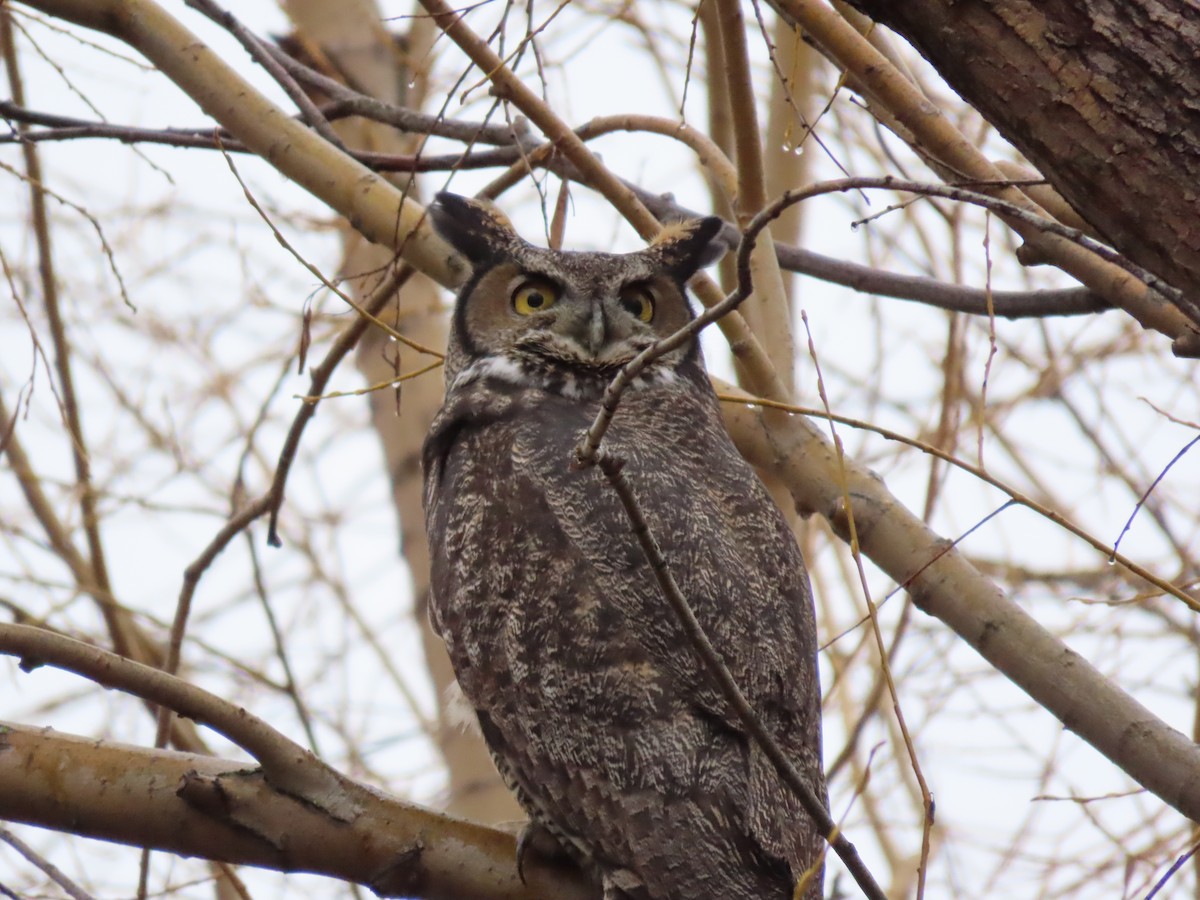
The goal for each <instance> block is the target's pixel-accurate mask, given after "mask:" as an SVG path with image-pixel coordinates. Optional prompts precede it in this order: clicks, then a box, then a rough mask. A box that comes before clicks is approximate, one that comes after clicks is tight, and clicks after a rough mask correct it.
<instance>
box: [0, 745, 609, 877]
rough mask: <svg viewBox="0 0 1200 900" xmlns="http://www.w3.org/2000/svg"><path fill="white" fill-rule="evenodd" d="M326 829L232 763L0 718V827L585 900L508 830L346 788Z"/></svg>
mask: <svg viewBox="0 0 1200 900" xmlns="http://www.w3.org/2000/svg"><path fill="white" fill-rule="evenodd" d="M358 790H359V793H360V794H361V796H362V797H363V799H364V803H363V808H362V810H361V811H360V812H359V814H358V815H357V816H355V817H354V819H353V820H352V821H349V822H343V821H339V820H337V819H335V818H333V817H331V816H329V815H327V814H325V813H323V812H322V811H321V810H319V809H317V808H315V807H313V806H310V805H309V804H306V803H302V802H300V801H298V800H296V799H295V798H294V797H291V796H289V795H287V794H285V793H282V792H280V791H279V790H276V789H275V788H273V787H272V786H271V785H270V784H269V783H268V782H267V781H266V780H265V779H264V778H263V776H262V774H261V772H259V771H258V770H254V769H248V768H247V766H246V765H245V763H241V762H236V761H233V760H223V759H214V758H212V757H206V756H195V755H191V754H184V753H173V752H170V751H164V750H158V751H153V750H146V749H143V748H139V747H131V746H126V745H121V744H113V743H108V742H104V741H96V740H92V739H90V738H82V737H74V736H71V735H64V734H60V733H57V732H54V731H51V730H49V729H41V728H29V727H26V726H21V725H12V724H0V819H7V820H10V821H15V822H28V823H30V824H33V825H38V826H40V827H43V828H51V829H55V830H58V831H65V832H70V833H73V834H78V835H83V836H86V837H92V838H97V839H99V840H105V841H113V842H117V843H123V844H131V845H133V846H137V847H152V848H154V849H157V850H162V851H166V852H169V853H177V854H180V855H184V856H199V857H204V858H206V859H213V860H221V861H224V862H228V863H235V864H239V865H250V866H259V867H262V868H268V869H274V870H277V871H281V872H292V871H299V872H312V873H316V874H320V875H327V876H329V877H332V878H339V879H342V880H344V881H352V882H357V883H359V884H363V885H366V886H368V887H370V888H371V889H372V890H374V891H376V892H377V893H379V894H380V895H381V896H392V897H394V896H408V897H414V896H415V897H423V898H437V900H457V898H462V897H478V898H486V900H534V898H541V897H561V898H563V900H595V898H597V896H598V891H595V890H593V889H592V888H591V887H590V886H588V885H587V884H586V882H584V880H583V878H582V876H581V875H580V873H579V872H577V871H572V870H570V869H566V868H561V867H554V866H551V865H550V864H549V863H546V862H544V861H543V860H541V859H540V858H537V857H533V856H531V857H530V859H527V860H526V863H525V875H526V878H527V879H528V882H529V883H528V885H524V884H522V883H521V880H520V878H519V877H518V875H517V871H516V846H515V840H514V838H513V837H512V835H509V834H506V833H504V832H502V831H496V830H494V829H491V828H485V827H483V826H481V825H475V824H473V823H471V822H465V821H462V820H460V819H453V818H450V817H448V816H443V815H439V814H438V813H435V812H432V811H430V810H426V809H422V808H421V807H419V806H415V805H413V804H409V803H402V802H400V801H398V800H396V799H394V798H392V797H388V796H386V795H384V794H380V793H377V792H374V791H369V790H367V789H365V788H359V789H358Z"/></svg>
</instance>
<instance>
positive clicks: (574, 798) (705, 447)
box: [424, 194, 824, 900]
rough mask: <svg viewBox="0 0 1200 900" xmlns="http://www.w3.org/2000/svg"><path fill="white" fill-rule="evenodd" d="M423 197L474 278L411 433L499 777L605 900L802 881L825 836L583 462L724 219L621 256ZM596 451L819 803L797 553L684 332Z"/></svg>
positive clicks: (451, 630) (449, 601) (438, 570)
mask: <svg viewBox="0 0 1200 900" xmlns="http://www.w3.org/2000/svg"><path fill="white" fill-rule="evenodd" d="M432 211H433V215H434V222H435V224H436V226H437V228H438V230H439V232H440V233H441V234H442V235H443V236H445V237H446V238H447V240H448V241H449V242H450V243H451V244H453V245H454V246H455V247H456V248H457V249H458V250H459V251H460V252H462V253H463V254H464V255H465V256H466V257H467V258H468V259H469V260H470V262H471V263H472V265H473V273H472V276H471V278H470V280H469V281H468V283H467V285H466V286H465V287H464V288H463V290H462V292H461V293H460V295H459V298H458V303H457V306H456V311H455V324H454V329H453V335H452V338H451V346H450V351H449V354H448V356H447V370H446V379H447V394H446V401H445V405H444V406H443V408H442V411H441V412H440V413H439V415H438V417H437V419H436V420H435V422H434V424H433V427H432V429H431V431H430V434H429V437H428V439H427V441H426V444H425V451H424V461H425V489H426V490H425V493H426V525H427V529H428V532H429V538H430V544H431V549H432V554H433V562H432V567H433V572H432V597H431V615H432V618H433V622H434V626H435V628H436V629H437V630H438V632H439V633H440V634H441V635H442V637H443V638H444V639H445V641H446V646H447V648H448V650H449V653H450V658H451V660H452V662H453V664H454V668H455V672H456V674H457V677H458V680H459V684H460V685H461V687H462V690H463V693H464V695H465V696H466V698H467V700H468V701H469V702H470V703H471V704H472V705H473V707H474V708H475V711H476V713H477V715H478V718H479V723H480V727H481V729H482V731H483V735H484V738H485V740H486V741H487V743H488V746H489V747H490V748H491V751H492V753H493V755H494V757H495V758H496V761H497V765H498V767H499V768H500V770H501V773H502V774H503V775H504V777H505V779H506V780H507V781H508V783H509V785H510V786H511V787H512V788H513V789H514V790H515V791H516V793H517V796H518V798H519V799H520V801H521V803H522V804H523V805H524V806H525V808H526V809H527V811H528V812H529V814H530V817H531V819H532V821H533V822H535V823H537V824H539V825H541V826H543V827H545V828H546V829H547V830H549V831H550V832H552V833H553V834H554V835H555V836H557V837H558V839H559V840H560V841H561V842H562V843H563V844H564V847H565V848H566V849H567V850H568V851H569V852H570V853H571V854H572V855H573V856H575V857H576V858H577V859H579V860H580V862H581V863H583V864H584V865H585V866H587V867H589V868H591V869H592V870H593V871H595V873H596V874H597V875H598V877H599V878H600V879H601V880H602V882H603V885H604V889H605V896H606V898H610V900H616V898H645V900H709V898H713V900H717V898H729V900H741V898H746V900H749V898H755V900H758V898H768V900H785V898H791V897H792V896H793V888H794V885H795V883H796V881H797V880H798V879H800V878H801V877H802V876H803V873H804V872H805V871H806V870H807V869H809V868H810V867H812V866H814V864H815V863H816V860H818V859H819V853H820V850H821V845H822V839H821V836H820V835H819V834H818V833H817V832H816V830H815V828H814V827H813V825H812V823H811V821H810V820H809V819H808V817H807V816H806V815H805V813H804V812H803V810H802V809H801V807H800V805H799V802H798V801H797V799H796V798H795V797H794V796H793V794H792V793H791V792H790V791H789V790H788V788H787V787H786V786H785V785H784V784H783V783H782V782H781V781H780V779H779V777H778V776H777V774H776V772H775V770H774V769H773V767H772V765H771V763H770V761H769V760H768V759H767V758H766V756H765V755H764V754H763V752H762V751H761V750H760V749H759V748H758V746H757V745H756V744H755V742H754V740H753V739H752V738H750V737H749V736H748V735H747V734H746V732H745V730H744V728H743V727H742V725H741V723H740V720H739V719H738V717H737V715H736V713H735V712H734V711H733V710H732V709H731V708H730V706H729V704H728V703H727V702H726V701H725V699H724V697H723V695H722V693H721V691H720V689H719V688H718V687H717V686H716V684H715V683H714V681H713V680H712V679H711V678H710V677H709V676H708V675H707V673H706V672H705V670H704V668H703V665H702V663H701V661H700V658H699V657H698V655H697V653H696V651H695V650H694V649H693V647H692V646H691V644H690V643H689V641H688V639H687V637H686V635H685V634H684V631H683V629H682V627H681V626H680V624H679V623H678V621H677V619H676V617H675V615H674V614H673V612H672V610H671V608H670V606H669V605H668V604H667V601H666V599H665V598H664V597H663V596H662V593H661V590H660V589H659V587H658V584H657V582H656V580H655V577H654V574H653V572H652V571H651V568H650V566H649V564H648V562H647V561H646V559H645V555H644V553H643V551H642V548H641V546H640V545H639V543H638V541H637V539H636V537H635V536H634V534H633V533H632V530H631V527H630V523H629V520H628V518H627V516H626V514H625V512H624V510H623V508H622V506H621V503H620V500H619V498H618V497H617V495H616V493H615V492H614V491H613V490H612V489H611V488H610V487H609V485H608V484H607V483H606V482H605V480H604V478H603V476H602V475H601V473H600V472H599V471H598V470H596V469H594V468H592V469H583V470H577V469H575V468H573V467H572V465H571V461H572V458H573V457H572V450H573V448H574V446H575V445H576V444H577V442H578V441H579V438H580V436H581V435H582V433H583V432H584V431H585V429H586V428H587V427H588V425H589V424H590V423H591V421H592V420H593V419H594V417H595V415H596V412H597V410H598V408H599V402H600V396H601V394H602V392H603V389H604V387H605V386H606V385H607V384H608V382H609V381H610V380H611V378H612V376H613V375H614V374H615V373H616V372H617V371H618V370H619V369H620V367H621V366H622V365H623V364H624V363H625V362H627V361H628V360H629V359H631V358H632V357H633V356H634V355H636V354H637V353H638V352H639V351H640V350H642V349H644V348H645V347H647V346H649V345H650V344H651V343H653V342H654V341H655V340H657V339H659V338H661V337H663V336H665V335H667V334H669V333H671V332H672V331H674V330H676V329H677V328H678V327H680V326H681V325H683V324H684V323H685V322H686V321H688V319H689V318H690V312H689V311H688V307H687V302H686V299H685V297H684V293H683V283H684V282H685V281H686V280H687V278H689V277H690V276H691V275H692V274H693V273H694V272H695V271H696V269H697V268H698V267H699V266H700V265H702V264H704V263H705V262H706V261H708V259H710V258H711V255H710V254H709V251H708V248H709V246H710V241H711V239H712V237H713V234H714V231H715V227H714V226H715V220H701V221H699V222H693V223H689V224H688V225H687V226H684V227H682V228H680V229H677V230H676V231H674V232H673V233H672V234H671V235H670V236H669V237H668V238H666V239H664V240H662V241H660V242H658V243H656V244H653V245H652V246H651V247H649V248H647V249H646V250H644V251H640V252H639V253H631V254H626V255H614V254H602V253H563V252H556V251H549V250H543V249H539V248H536V247H533V246H531V245H529V244H527V243H525V242H524V241H522V240H521V239H520V238H519V237H517V236H516V235H515V234H514V233H513V232H512V230H511V228H510V226H509V225H508V224H507V222H506V220H504V219H502V218H501V217H498V216H497V215H496V214H494V213H493V212H491V211H490V210H489V209H487V208H485V207H483V206H482V205H479V204H476V203H474V202H472V201H468V200H465V199H463V198H459V197H455V196H453V195H447V194H443V195H439V198H438V202H437V203H436V204H435V205H434V206H433V207H432ZM604 448H605V451H606V452H608V453H610V454H612V455H614V456H618V457H620V458H622V459H624V460H625V461H626V466H625V469H624V471H625V474H626V477H627V478H628V480H629V482H630V484H631V486H632V488H633V491H634V493H635V495H636V497H637V499H638V502H639V504H640V506H641V507H642V510H643V512H644V514H645V516H646V519H647V520H648V522H649V525H650V528H651V531H652V533H653V535H654V537H655V538H656V539H657V541H658V543H659V545H660V547H661V549H662V551H663V553H664V555H665V557H666V559H667V560H668V563H669V566H670V568H671V571H672V574H673V575H674V577H675V579H676V581H677V582H678V584H679V587H680V589H681V590H682V592H683V595H684V596H685V597H686V598H687V600H688V602H689V604H690V605H691V607H692V609H693V610H694V612H695V614H696V616H697V618H698V619H699V621H700V623H701V624H702V626H703V627H704V629H705V631H706V633H707V634H708V636H709V637H710V639H711V640H712V643H713V644H714V646H715V647H716V649H717V651H718V652H719V653H720V654H721V656H722V658H723V659H724V661H725V662H726V664H727V665H728V667H729V669H730V671H731V672H732V674H733V676H734V678H735V679H736V680H737V682H738V684H739V686H740V687H741V689H742V691H743V693H744V694H745V695H746V697H747V699H748V700H749V702H750V704H751V706H752V707H753V708H754V709H755V711H756V713H757V714H758V716H759V717H760V718H761V720H762V722H763V723H764V724H765V726H766V727H767V729H768V731H769V732H770V733H771V734H772V735H773V736H774V737H775V739H776V740H777V741H778V742H779V744H780V745H781V746H782V747H783V748H784V749H785V750H786V751H787V752H788V753H789V755H790V756H791V758H792V760H793V761H794V763H795V764H796V767H797V768H798V769H799V770H800V771H801V772H803V773H804V774H805V775H806V776H807V777H808V778H809V779H810V781H811V783H812V785H813V787H814V789H815V790H816V792H817V794H818V796H822V797H823V796H824V779H823V775H822V772H821V765H820V691H819V687H818V681H817V672H816V645H815V626H814V622H813V611H812V601H811V595H810V591H809V587H808V581H807V576H806V574H805V570H804V565H803V561H802V560H801V558H800V554H799V551H798V550H797V548H796V544H795V541H794V539H793V537H792V534H791V532H790V530H789V529H788V527H787V524H786V522H785V521H784V519H783V517H782V515H781V514H780V513H779V511H778V509H776V507H775V506H774V505H773V504H772V502H771V500H770V498H769V497H768V495H767V493H766V491H765V489H764V488H763V486H762V484H761V482H760V481H759V480H758V478H757V476H756V475H755V474H754V472H753V471H752V470H751V468H750V467H749V466H748V465H747V464H746V462H745V461H744V460H743V459H742V458H741V457H740V456H739V455H738V453H737V451H736V449H735V448H734V447H733V444H732V442H731V441H730V439H729V437H728V435H727V434H726V432H725V429H724V426H723V424H722V422H721V418H720V412H719V409H718V403H717V399H716V397H715V395H714V393H713V390H712V388H711V386H710V384H709V382H708V379H707V377H706V375H705V372H704V367H703V361H702V359H701V356H700V351H699V347H698V345H696V344H695V343H690V344H688V345H685V346H683V347H681V348H678V349H677V350H674V351H671V352H670V353H668V354H666V355H665V356H663V357H661V358H660V359H659V360H658V361H657V362H655V363H654V364H653V365H652V366H651V367H650V368H649V369H648V370H647V371H646V372H645V373H644V374H643V375H642V376H641V377H639V379H638V380H637V381H636V382H635V383H634V385H633V387H632V388H631V389H630V390H629V391H627V392H626V393H625V394H624V396H623V397H622V399H621V403H620V405H619V407H618V409H617V412H616V415H615V417H614V419H613V422H612V425H611V427H610V429H609V431H608V433H607V434H606V436H605V439H604ZM810 885H811V889H810V890H809V891H808V892H807V893H806V896H811V897H819V896H820V877H819V875H818V876H817V877H815V878H813V879H812V881H811V882H810Z"/></svg>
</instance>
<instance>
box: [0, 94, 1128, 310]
mask: <svg viewBox="0 0 1200 900" xmlns="http://www.w3.org/2000/svg"><path fill="white" fill-rule="evenodd" d="M310 71H311V70H310ZM314 74H316V73H314ZM320 77H322V78H324V77H325V76H320ZM335 84H336V82H335ZM365 99H370V98H365ZM372 105H373V106H376V107H380V108H379V109H372V108H369V107H368V106H367V105H365V104H364V105H363V106H362V108H361V109H359V108H354V109H352V108H351V107H350V106H347V107H346V109H345V110H343V109H342V106H343V104H342V103H340V102H339V103H333V104H329V105H328V106H325V107H323V109H324V110H325V112H326V114H327V115H328V116H330V117H336V116H337V115H338V114H340V113H341V112H346V113H347V114H351V113H352V114H354V115H362V116H365V117H368V118H372V119H375V120H377V121H385V122H386V121H389V118H390V117H391V116H392V114H396V115H395V117H397V118H403V116H402V115H400V114H407V113H408V112H409V111H408V110H404V109H403V108H401V107H394V106H390V105H387V104H383V103H380V102H379V101H372ZM0 116H3V117H5V118H9V119H11V120H13V121H15V122H27V123H30V124H39V125H45V126H48V127H45V128H43V129H40V130H38V131H25V132H22V133H20V134H14V135H12V136H11V137H6V136H4V135H0V143H7V142H10V141H11V142H17V141H35V142H37V141H60V140H83V139H93V138H99V139H112V140H119V141H122V142H124V143H141V142H146V143H156V144H161V145H165V146H172V147H184V148H198V149H206V150H216V149H223V150H225V151H226V152H228V153H252V152H253V151H252V150H250V149H249V148H247V147H246V146H245V145H244V144H242V143H241V142H240V141H238V140H236V139H234V138H233V137H232V136H229V137H226V134H227V132H225V131H224V130H223V129H222V130H221V131H220V132H219V133H218V134H217V136H214V132H213V129H212V128H164V129H155V128H138V127H134V126H129V125H113V124H106V123H101V122H89V121H86V120H83V119H75V118H71V117H68V116H58V115H53V114H50V113H43V112H38V111H34V110H29V109H24V108H22V107H18V106H16V105H15V104H13V103H11V102H10V101H7V100H0ZM424 118H426V119H429V120H433V121H438V122H440V123H441V124H442V125H443V126H445V127H444V128H438V129H434V128H432V127H431V130H430V131H429V132H428V133H437V134H443V135H444V136H451V132H453V133H454V134H453V135H452V136H455V137H461V136H462V135H461V134H459V133H458V132H460V131H463V132H470V131H471V130H478V129H483V128H488V127H491V126H486V125H483V124H479V123H469V122H457V121H454V120H448V119H440V118H438V117H435V116H426V117H424ZM661 121H662V122H663V123H665V122H666V120H661ZM659 122H660V120H656V119H654V117H648V116H611V117H604V118H603V119H593V120H592V121H590V122H588V123H587V124H586V125H584V126H582V127H580V128H577V129H576V133H577V134H579V135H580V137H581V138H582V139H584V140H590V139H591V138H593V137H596V136H598V135H600V134H608V133H611V132H612V131H615V130H636V131H651V132H653V133H656V134H664V135H666V136H668V137H673V138H676V139H678V140H680V141H682V142H684V143H685V144H687V145H688V146H690V147H692V149H693V150H694V151H695V152H696V154H697V156H698V158H699V161H700V162H701V164H703V165H705V166H706V167H707V168H709V170H710V171H711V172H712V173H713V176H714V177H716V178H719V179H720V180H721V184H722V185H723V190H724V191H726V192H727V193H730V192H733V191H735V190H736V175H735V173H734V170H733V168H732V167H731V166H730V167H729V168H728V170H727V171H726V169H725V165H726V164H725V163H721V162H720V159H722V158H723V154H721V155H720V156H715V155H714V154H713V152H712V151H713V149H716V152H717V153H718V154H720V150H719V148H716V145H711V146H709V145H710V144H711V142H709V141H707V139H704V137H703V135H701V134H700V132H697V131H694V130H693V129H689V128H686V127H683V126H680V125H679V124H678V123H672V127H671V128H668V127H666V124H659ZM504 130H505V131H506V132H508V133H509V134H510V139H511V137H512V134H511V131H509V129H507V128H505V129H504ZM491 137H495V136H494V135H491ZM702 139H703V140H702ZM480 140H484V138H483V137H481V138H480ZM518 140H520V138H519V137H518ZM497 143H501V144H503V143H504V142H501V141H497ZM524 146H525V145H522V147H524ZM522 147H513V146H501V147H499V148H498V149H495V150H484V151H478V152H469V153H462V154H455V153H450V154H440V155H436V156H427V155H421V154H412V155H406V154H392V153H372V152H368V151H357V150H349V151H347V152H348V153H349V155H351V156H353V157H354V158H355V159H356V160H358V161H359V162H361V163H363V164H364V165H366V166H369V167H370V168H372V169H374V170H376V171H379V172H442V171H447V172H448V171H460V170H464V169H482V168H492V167H494V166H509V165H513V164H514V163H516V162H518V161H519V160H522V159H526V160H529V161H531V162H532V163H533V164H535V165H545V166H546V167H547V168H549V169H551V170H553V171H555V172H558V173H560V174H562V175H563V176H564V177H567V178H570V179H571V180H575V178H576V177H577V170H576V169H575V167H574V166H572V165H571V164H570V163H568V162H567V161H566V160H563V159H560V158H556V157H553V156H552V155H551V154H550V153H549V152H547V151H548V150H549V149H550V145H548V144H543V145H539V146H538V147H536V148H532V149H529V150H527V151H523V150H522ZM714 164H715V165H714ZM519 171H520V172H521V173H524V172H525V171H526V168H525V166H524V165H522V167H521V168H520V170H519ZM628 186H629V188H630V189H631V190H632V191H634V193H636V194H637V196H638V199H640V200H641V201H642V203H643V204H644V205H645V206H646V207H647V208H648V209H649V210H650V211H651V212H653V213H654V215H655V216H656V217H657V218H658V219H659V220H660V221H674V220H679V219H687V218H695V217H697V216H698V215H699V213H697V212H694V211H693V210H690V209H688V208H686V207H684V206H682V205H680V204H678V203H676V202H675V201H674V200H673V199H671V198H670V197H668V196H665V195H662V194H659V193H656V192H653V191H648V190H645V189H644V188H641V187H639V186H637V185H634V184H628ZM721 237H722V239H723V240H724V241H725V242H726V243H727V244H729V245H730V246H736V245H737V241H738V239H739V237H740V232H739V231H738V229H737V226H736V225H733V224H730V223H726V225H725V227H724V230H723V231H722V232H721ZM775 253H776V256H777V257H778V259H779V265H780V267H781V268H783V269H785V270H787V271H789V272H796V273H799V274H801V275H807V276H809V277H811V278H818V279H820V280H822V281H828V282H830V283H831V284H840V285H842V286H843V287H848V288H851V289H852V290H855V291H858V292H860V293H864V294H872V295H874V296H877V297H894V298H896V299H898V300H911V301H913V302H916V303H922V304H924V305H926V306H933V307H936V308H938V309H946V310H953V311H954V312H961V313H967V314H969V315H975V316H986V315H987V314H988V308H987V291H986V290H984V289H981V288H971V287H967V286H965V285H959V284H950V283H948V282H944V281H938V280H937V279H933V278H926V277H923V276H919V275H901V274H897V273H893V272H885V271H883V270H880V269H876V268H872V267H871V266H864V265H860V264H858V263H853V262H850V261H848V260H843V259H838V258H835V257H831V256H824V255H822V254H820V253H815V252H813V251H811V250H806V249H804V248H802V247H795V246H791V245H789V244H784V243H779V242H777V243H776V244H775ZM991 296H992V300H993V304H994V311H995V315H996V316H997V317H999V318H1002V319H1027V318H1044V317H1047V316H1080V315H1090V314H1092V313H1097V312H1104V311H1106V310H1111V309H1113V308H1114V306H1113V304H1112V303H1111V302H1110V301H1109V300H1107V299H1105V298H1104V297H1103V296H1101V295H1100V294H1097V293H1096V292H1094V291H1092V290H1089V289H1088V288H1065V289H1058V290H1030V291H1004V290H994V291H992V293H991Z"/></svg>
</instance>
